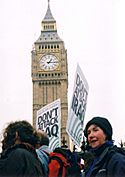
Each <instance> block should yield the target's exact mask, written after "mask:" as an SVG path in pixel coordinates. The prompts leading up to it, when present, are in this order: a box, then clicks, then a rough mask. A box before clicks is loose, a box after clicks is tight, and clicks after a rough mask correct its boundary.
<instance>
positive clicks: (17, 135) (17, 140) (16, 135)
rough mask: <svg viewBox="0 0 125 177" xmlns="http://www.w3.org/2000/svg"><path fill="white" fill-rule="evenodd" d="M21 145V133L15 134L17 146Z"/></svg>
mask: <svg viewBox="0 0 125 177" xmlns="http://www.w3.org/2000/svg"><path fill="white" fill-rule="evenodd" d="M19 143H21V141H20V136H19V133H18V132H16V134H15V144H19Z"/></svg>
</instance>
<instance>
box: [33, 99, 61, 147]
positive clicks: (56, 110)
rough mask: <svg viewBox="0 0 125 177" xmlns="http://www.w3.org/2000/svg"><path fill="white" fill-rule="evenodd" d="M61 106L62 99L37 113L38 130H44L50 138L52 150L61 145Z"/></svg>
mask: <svg viewBox="0 0 125 177" xmlns="http://www.w3.org/2000/svg"><path fill="white" fill-rule="evenodd" d="M60 127H61V104H60V99H57V100H55V101H54V102H52V103H50V104H48V105H46V106H44V107H42V108H41V109H40V110H38V111H37V118H36V129H40V130H43V131H44V132H46V133H47V134H48V136H49V140H50V143H49V147H50V149H51V150H53V149H55V148H56V147H59V146H60V145H61V135H60Z"/></svg>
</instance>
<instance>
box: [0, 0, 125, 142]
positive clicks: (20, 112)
mask: <svg viewBox="0 0 125 177" xmlns="http://www.w3.org/2000/svg"><path fill="white" fill-rule="evenodd" d="M47 5H48V3H47V0H1V4H0V83H1V86H0V132H2V129H3V128H4V127H5V126H6V123H7V122H10V121H12V120H21V119H26V120H28V121H30V122H32V80H31V50H32V44H33V43H34V42H35V41H36V40H37V39H38V37H39V35H40V31H41V21H42V19H43V18H44V16H45V13H46V10H47ZM50 8H51V11H52V14H53V16H54V18H55V20H56V22H57V29H58V34H59V36H60V38H61V39H63V40H64V42H65V47H66V49H67V53H68V67H69V96H68V98H69V105H70V102H71V97H72V94H71V93H72V91H73V84H74V77H75V72H74V71H75V70H76V65H77V63H79V65H80V67H81V69H82V71H83V73H84V75H85V77H86V79H87V81H88V84H89V96H88V105H87V111H86V116H85V124H86V122H87V121H88V120H89V119H90V118H92V117H93V116H104V117H107V118H109V120H110V122H111V123H112V125H113V129H114V136H113V138H114V139H115V141H116V143H118V142H120V140H121V139H123V140H124V141H125V62H124V61H125V0H77V1H75V0H68V1H67V0H50Z"/></svg>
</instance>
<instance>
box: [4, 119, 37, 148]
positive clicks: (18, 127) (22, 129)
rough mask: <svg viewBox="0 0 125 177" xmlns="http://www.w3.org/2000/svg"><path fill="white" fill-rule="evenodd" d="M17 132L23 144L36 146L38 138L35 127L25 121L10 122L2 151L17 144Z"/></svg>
mask: <svg viewBox="0 0 125 177" xmlns="http://www.w3.org/2000/svg"><path fill="white" fill-rule="evenodd" d="M16 132H17V133H18V136H19V137H20V141H21V142H23V143H29V144H31V145H33V146H35V144H36V136H35V134H34V128H33V126H32V125H31V124H30V123H29V122H27V121H25V120H22V121H15V122H10V124H9V125H8V126H7V127H6V128H5V130H4V133H3V141H2V149H3V150H4V149H6V148H8V147H10V146H13V145H14V144H15V137H16Z"/></svg>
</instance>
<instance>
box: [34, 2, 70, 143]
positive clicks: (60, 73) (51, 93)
mask: <svg viewBox="0 0 125 177" xmlns="http://www.w3.org/2000/svg"><path fill="white" fill-rule="evenodd" d="M41 26H42V30H41V34H40V36H39V38H38V39H37V41H36V42H35V43H34V49H33V50H32V83H33V125H34V126H35V124H36V114H37V111H38V110H39V109H40V108H42V107H43V106H45V105H47V104H49V103H51V102H53V101H55V100H56V99H59V98H60V100H61V139H62V140H66V141H67V144H68V145H69V138H68V135H67V133H66V123H67V117H68V101H67V92H68V64H67V51H66V49H65V46H64V42H63V41H62V40H61V39H60V37H59V35H58V33H57V27H56V21H55V19H54V18H53V15H52V13H51V10H50V3H49V0H48V8H47V12H46V14H45V17H44V19H43V20H42V22H41Z"/></svg>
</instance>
